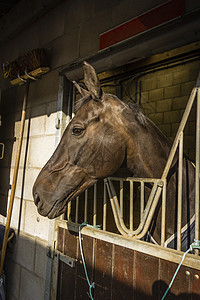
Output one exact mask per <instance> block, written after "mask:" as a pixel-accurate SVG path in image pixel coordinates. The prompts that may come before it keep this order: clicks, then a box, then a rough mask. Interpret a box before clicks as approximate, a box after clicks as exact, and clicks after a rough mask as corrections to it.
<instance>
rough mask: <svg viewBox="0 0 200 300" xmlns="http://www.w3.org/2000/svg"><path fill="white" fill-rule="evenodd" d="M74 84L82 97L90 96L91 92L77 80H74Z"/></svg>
mask: <svg viewBox="0 0 200 300" xmlns="http://www.w3.org/2000/svg"><path fill="white" fill-rule="evenodd" d="M73 84H74V85H75V87H76V88H77V90H78V92H79V93H80V94H81V96H82V97H85V96H90V93H89V92H88V91H87V90H85V89H83V88H82V87H81V86H80V85H79V84H78V83H77V82H76V81H73Z"/></svg>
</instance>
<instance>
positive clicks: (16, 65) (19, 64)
mask: <svg viewBox="0 0 200 300" xmlns="http://www.w3.org/2000/svg"><path fill="white" fill-rule="evenodd" d="M47 66H48V64H47V56H46V52H45V49H33V50H31V51H29V52H27V53H26V54H25V55H23V56H21V57H19V58H18V59H16V60H15V61H13V62H11V63H9V62H7V63H5V64H3V73H4V77H5V78H9V79H10V80H13V79H15V78H17V77H18V75H20V76H22V75H24V74H25V71H26V72H27V73H29V72H31V71H33V70H35V69H38V68H40V67H47Z"/></svg>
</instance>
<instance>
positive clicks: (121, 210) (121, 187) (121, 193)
mask: <svg viewBox="0 0 200 300" xmlns="http://www.w3.org/2000/svg"><path fill="white" fill-rule="evenodd" d="M123 194H124V187H123V180H120V198H119V199H120V200H119V201H120V217H121V218H123V202H124V199H123Z"/></svg>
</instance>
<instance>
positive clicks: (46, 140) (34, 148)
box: [27, 135, 55, 168]
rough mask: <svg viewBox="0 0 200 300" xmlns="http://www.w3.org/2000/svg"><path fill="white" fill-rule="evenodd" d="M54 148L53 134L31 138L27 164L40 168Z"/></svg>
mask: <svg viewBox="0 0 200 300" xmlns="http://www.w3.org/2000/svg"><path fill="white" fill-rule="evenodd" d="M47 145H48V147H47ZM54 150H55V136H54V135H49V136H41V137H35V138H34V137H33V138H31V139H30V146H29V152H28V161H27V165H28V166H29V167H33V168H35V167H36V168H42V167H43V166H44V164H45V163H46V162H47V160H48V159H49V158H50V157H51V155H52V154H53V152H54Z"/></svg>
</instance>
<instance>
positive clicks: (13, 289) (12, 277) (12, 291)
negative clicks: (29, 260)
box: [4, 258, 21, 299]
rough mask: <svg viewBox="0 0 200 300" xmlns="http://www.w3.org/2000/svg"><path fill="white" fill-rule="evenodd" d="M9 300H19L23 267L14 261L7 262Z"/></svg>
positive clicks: (8, 260) (7, 260)
mask: <svg viewBox="0 0 200 300" xmlns="http://www.w3.org/2000/svg"><path fill="white" fill-rule="evenodd" d="M4 269H5V272H6V285H7V299H19V288H20V278H21V267H20V265H19V264H16V263H15V262H14V261H13V260H12V259H10V258H8V259H6V261H5V267H4Z"/></svg>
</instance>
